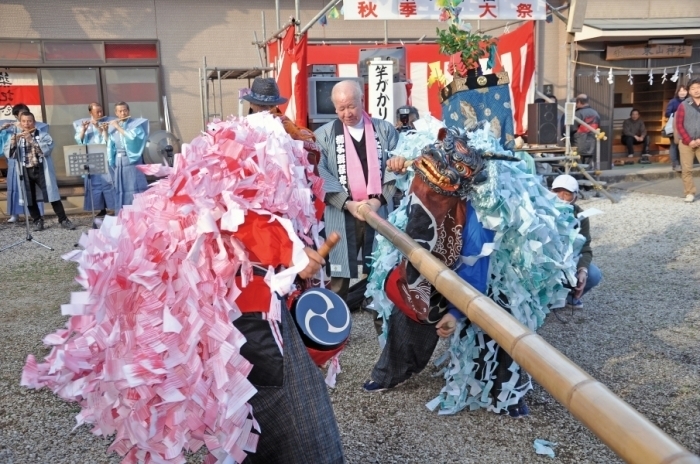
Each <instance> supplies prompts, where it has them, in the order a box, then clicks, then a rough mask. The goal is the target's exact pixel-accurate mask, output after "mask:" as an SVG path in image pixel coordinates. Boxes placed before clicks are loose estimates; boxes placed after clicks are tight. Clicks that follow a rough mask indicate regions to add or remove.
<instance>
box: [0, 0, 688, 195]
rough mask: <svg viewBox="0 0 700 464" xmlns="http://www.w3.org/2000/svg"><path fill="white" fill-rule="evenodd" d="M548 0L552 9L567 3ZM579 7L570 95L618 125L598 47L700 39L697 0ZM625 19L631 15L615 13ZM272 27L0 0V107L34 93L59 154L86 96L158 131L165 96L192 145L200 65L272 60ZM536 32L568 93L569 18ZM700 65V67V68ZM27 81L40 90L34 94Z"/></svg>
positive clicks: (238, 17) (197, 5) (185, 13)
mask: <svg viewBox="0 0 700 464" xmlns="http://www.w3.org/2000/svg"><path fill="white" fill-rule="evenodd" d="M326 3H327V2H326V0H300V2H299V5H300V15H299V17H300V22H301V24H302V25H306V24H307V23H308V22H309V21H310V20H311V19H312V18H313V17H314V16H315V15H316V13H318V11H319V10H321V9H322V8H323V6H324V5H325V4H326ZM549 3H550V4H551V5H553V6H555V7H556V6H558V5H561V4H565V3H566V2H565V1H559V2H557V1H550V2H549ZM578 3H579V4H582V3H583V4H586V3H587V5H586V10H585V22H586V23H587V24H590V26H584V28H583V29H584V30H583V31H582V32H581V33H579V38H580V39H581V41H580V42H578V44H577V53H576V55H577V56H575V57H574V60H575V61H577V62H578V64H576V66H575V67H574V69H573V70H572V72H573V73H575V76H576V78H575V83H574V84H575V86H576V88H575V89H574V91H579V90H586V91H588V92H589V93H591V94H592V97H593V100H594V106H595V107H599V108H598V109H599V111H600V112H601V114H602V115H608V114H609V115H610V116H609V117H608V119H605V118H604V120H605V121H607V123H608V125H609V126H610V128H611V129H610V130H612V126H613V119H612V117H613V113H614V111H613V109H614V105H615V103H614V99H615V93H616V92H617V91H615V90H613V89H611V88H607V89H606V88H604V87H605V86H609V87H614V86H610V85H609V84H607V81H606V80H605V77H606V76H605V75H603V77H602V78H601V79H600V80H601V83H596V84H595V85H594V84H593V83H592V80H593V79H594V78H595V75H594V72H595V66H591V65H598V66H599V67H600V68H599V71H600V72H601V73H602V72H607V71H608V70H607V69H606V64H605V63H607V61H605V59H604V52H603V51H601V50H603V49H604V48H605V45H606V44H607V43H608V42H609V41H611V40H612V41H637V42H646V41H647V40H649V37H650V36H649V35H647V36H646V37H641V36H639V35H636V34H637V32H634V31H637V30H639V29H645V24H652V23H653V24H655V25H656V26H658V28H657V29H655V32H654V31H653V32H652V33H651V36H654V37H667V36H669V35H673V34H674V31H683V34H684V35H683V38H684V39H687V40H694V37H696V36H692V34H689V33H687V29H692V30H693V31H695V32H697V37H700V31H698V29H693V28H692V27H691V28H689V27H688V20H690V21H692V19H695V24H700V22H699V18H700V2H699V1H696V0H617V1H615V2H610V1H606V0H588V1H587V2H581V1H579V2H578ZM279 4H280V14H279V17H280V22H281V23H282V24H284V23H285V22H286V21H287V20H288V18H290V17H291V16H293V15H294V11H295V3H294V1H293V0H279ZM563 14H564V15H566V14H567V12H566V11H564V12H563ZM263 15H264V18H265V20H264V21H263ZM619 18H624V21H626V22H623V23H619V22H618V23H615V22H614V21H612V20H617V19H619ZM684 20H685V22H683V21H684ZM596 21H597V22H596ZM606 21H607V22H608V23H606ZM664 22H666V23H667V24H666V26H665V27H664V24H663V23H664ZM263 24H264V26H263ZM277 25H278V24H277V18H276V14H275V2H274V1H273V0H258V1H256V2H248V1H243V0H227V1H224V0H198V1H196V2H194V1H185V0H117V1H114V0H113V1H107V0H93V1H90V2H85V1H78V0H34V1H32V2H26V1H19V0H15V1H12V0H0V70H2V71H3V72H5V71H6V70H5V69H4V68H9V69H8V70H7V71H11V73H9V74H8V75H10V74H11V75H12V76H14V82H9V83H8V82H4V83H3V82H0V85H2V87H1V88H0V90H2V91H0V111H2V112H3V114H6V113H7V107H8V105H11V104H12V101H13V100H14V102H15V103H16V102H18V99H19V98H24V99H26V100H30V99H31V101H29V103H30V106H32V107H33V108H35V112H37V113H38V114H37V118H38V119H42V120H44V121H45V122H47V123H49V124H50V125H51V130H52V135H54V138H55V139H56V145H57V147H58V149H59V150H60V147H61V146H63V145H67V144H72V143H73V142H72V133H71V131H72V128H71V126H70V123H71V122H72V121H73V120H74V119H78V118H80V117H86V116H87V104H88V103H89V102H91V101H93V100H97V101H100V102H102V103H103V104H104V105H105V107H106V108H105V109H106V110H107V113H108V114H112V113H113V105H114V103H116V102H117V101H119V100H124V101H127V102H129V103H130V104H131V107H132V115H134V116H143V117H147V118H148V119H149V120H150V121H151V129H152V130H155V129H160V128H163V127H164V104H163V97H164V96H165V97H167V106H168V109H169V116H170V122H171V127H172V129H171V130H172V132H173V133H174V134H175V135H176V136H177V137H179V138H180V139H181V140H182V141H189V140H191V139H192V138H193V137H195V136H196V135H197V134H198V133H199V131H200V130H201V128H202V110H201V107H202V98H201V95H200V83H199V82H200V81H199V73H200V68H202V66H203V60H204V58H205V57H206V61H207V65H208V66H209V67H221V68H245V67H260V66H261V64H262V65H267V63H265V60H264V58H263V56H262V55H261V53H262V50H259V49H258V47H256V46H255V45H253V42H254V40H255V34H257V37H258V39H262V38H263V36H267V37H269V36H270V35H271V34H272V33H273V32H274V31H275V30H276V29H277ZM407 25H410V27H407ZM656 26H655V27H656ZM437 27H442V25H440V24H439V23H437V22H436V21H418V20H414V21H387V22H386V25H385V23H384V22H383V21H344V20H342V19H329V20H328V24H327V25H326V26H321V25H318V24H316V25H314V26H313V27H312V28H311V29H310V32H309V37H310V40H312V41H314V40H315V41H328V42H329V43H331V42H333V41H339V40H340V41H343V40H345V41H360V42H362V41H364V42H366V43H367V44H368V45H371V44H372V43H373V42H377V43H381V42H382V41H383V40H384V37H385V36H387V37H388V38H389V39H390V40H391V41H395V42H399V40H404V41H410V40H417V39H419V38H421V37H424V40H430V39H434V37H435V30H436V28H437ZM508 27H509V28H514V27H517V25H510V24H507V23H505V22H502V21H500V22H499V21H481V22H479V23H476V22H475V23H473V28H475V29H477V28H480V29H481V30H490V32H489V33H490V34H492V35H494V36H498V35H500V34H502V33H503V31H504V29H506V28H508ZM696 27H697V26H696ZM635 28H636V29H635ZM596 30H598V31H602V32H600V33H597V32H596ZM621 31H622V33H620V32H621ZM625 31H627V32H628V33H627V35H625ZM630 31H632V32H630ZM536 33H537V34H536V35H537V37H536V42H537V51H538V53H537V68H536V69H537V71H536V76H535V79H536V83H537V84H538V87H539V88H541V86H542V85H544V84H551V85H553V86H554V93H555V95H556V96H557V97H559V98H560V99H563V98H565V96H566V88H567V77H568V76H569V74H568V71H567V70H568V69H569V68H568V66H567V64H568V58H567V45H566V41H567V37H568V35H567V32H566V24H565V23H564V22H563V21H560V20H559V19H557V18H556V17H555V18H554V19H553V21H552V22H545V21H540V22H539V24H537V26H536ZM582 34H583V35H582ZM586 34H587V35H586ZM584 36H585V37H584ZM697 47H698V44H697V42H693V44H692V45H691V48H692V49H693V52H692V57H689V58H678V59H664V60H641V61H640V60H634V61H630V62H624V63H623V64H621V65H615V66H617V67H619V68H623V67H627V66H629V67H633V68H634V74H635V75H641V74H647V72H646V68H647V67H651V66H654V73H657V72H658V73H659V74H660V73H661V67H662V66H666V67H667V68H671V67H673V66H676V65H677V64H678V65H681V64H684V65H685V64H688V63H691V62H693V60H696V59H697V61H699V62H700V56H698V55H697V54H698V53H699V52H698V51H697V50H696V48H697ZM601 60H602V61H601ZM583 63H585V64H583ZM697 70H698V73H700V64H699V65H698V66H697ZM614 73H615V74H616V75H617V74H627V72H626V71H624V70H623V69H615V70H614ZM686 74H687V73H686ZM2 76H3V75H0V77H2ZM659 78H660V76H659ZM6 84H7V85H6ZM602 84H605V86H603V85H602ZM32 86H34V87H36V88H37V91H34V92H33V93H32V91H31V89H30V87H32ZM245 86H247V81H245V80H239V81H236V80H233V81H225V82H222V95H219V96H218V98H222V103H223V104H222V105H221V106H223V109H224V113H226V114H231V113H235V112H237V105H238V98H237V96H238V90H239V88H241V87H245ZM596 86H598V87H596ZM10 87H13V88H10ZM25 92H26V93H25ZM617 93H619V92H617ZM25 103H26V102H25ZM650 116H651V115H650ZM0 118H1V119H5V116H2V117H0ZM608 148H609V151H611V150H612V149H611V148H610V147H608ZM59 154H60V155H62V153H60V152H59ZM608 156H609V154H608ZM54 157H55V158H56V159H57V163H56V164H57V170H58V171H59V177H61V178H62V179H63V181H64V182H69V181H73V182H74V181H75V180H76V179H74V178H67V177H66V176H65V175H64V173H63V172H61V171H62V170H63V169H64V166H63V162H62V156H56V155H55V156H54Z"/></svg>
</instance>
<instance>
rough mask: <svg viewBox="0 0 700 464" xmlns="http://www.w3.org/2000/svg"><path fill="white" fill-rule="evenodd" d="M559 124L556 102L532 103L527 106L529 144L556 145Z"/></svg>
mask: <svg viewBox="0 0 700 464" xmlns="http://www.w3.org/2000/svg"><path fill="white" fill-rule="evenodd" d="M558 125H559V124H558V122H557V104H556V103H531V104H529V105H528V106H527V143H528V144H530V145H555V144H556V143H557V139H558V137H557V135H558V133H557V126H558Z"/></svg>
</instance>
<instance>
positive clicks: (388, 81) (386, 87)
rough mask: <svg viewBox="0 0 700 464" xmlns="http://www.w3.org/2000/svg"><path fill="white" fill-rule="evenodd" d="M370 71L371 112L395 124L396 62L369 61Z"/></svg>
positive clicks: (369, 93)
mask: <svg viewBox="0 0 700 464" xmlns="http://www.w3.org/2000/svg"><path fill="white" fill-rule="evenodd" d="M368 71H369V72H368V76H367V81H368V85H367V87H368V88H367V90H368V92H367V93H368V96H369V100H368V102H367V109H368V110H369V114H370V116H372V117H374V118H378V119H383V120H385V121H389V122H390V123H392V124H394V63H393V62H392V61H382V60H380V59H376V60H373V61H371V62H370V63H369V70H368Z"/></svg>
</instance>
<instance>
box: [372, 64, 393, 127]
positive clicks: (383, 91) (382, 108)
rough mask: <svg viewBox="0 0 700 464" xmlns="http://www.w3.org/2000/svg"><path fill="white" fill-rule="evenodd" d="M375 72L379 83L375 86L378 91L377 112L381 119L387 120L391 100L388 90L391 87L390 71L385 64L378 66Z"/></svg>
mask: <svg viewBox="0 0 700 464" xmlns="http://www.w3.org/2000/svg"><path fill="white" fill-rule="evenodd" d="M374 72H375V74H374V76H375V77H376V78H377V85H376V88H375V90H376V92H377V93H376V95H377V100H376V103H377V112H378V113H379V117H380V118H381V119H384V120H386V119H387V117H388V116H389V111H388V108H387V106H388V104H389V101H390V99H389V94H388V93H387V90H388V89H389V73H388V71H387V69H386V66H385V65H378V66H376V68H375V71H374Z"/></svg>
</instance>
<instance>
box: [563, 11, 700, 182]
mask: <svg viewBox="0 0 700 464" xmlns="http://www.w3.org/2000/svg"><path fill="white" fill-rule="evenodd" d="M587 24H589V26H588V27H587V28H584V33H583V34H577V54H576V56H575V66H576V67H575V83H574V86H575V87H574V88H575V90H576V92H575V93H576V94H578V93H585V94H587V95H588V97H589V99H590V104H591V106H592V107H593V108H594V109H595V110H596V111H598V113H599V114H600V117H601V129H602V130H603V131H605V133H606V134H608V140H607V141H604V142H602V143H601V164H602V167H603V169H610V168H611V167H612V163H613V159H616V158H626V157H627V151H626V149H625V147H624V145H623V144H622V142H621V135H622V123H623V121H624V120H625V119H627V118H629V117H630V112H631V110H632V109H633V108H634V109H637V110H639V112H640V116H641V119H642V120H643V121H644V123H645V125H646V128H647V132H648V135H649V137H650V142H651V143H650V153H651V154H652V155H660V156H658V157H655V158H654V159H656V160H658V161H666V155H667V154H668V148H669V143H670V140H669V138H668V137H665V136H663V135H662V132H661V131H662V129H663V127H664V125H665V123H666V120H667V118H666V117H665V116H664V112H665V109H666V105H668V102H669V101H670V100H671V99H672V98H673V97H674V96H675V93H676V89H677V87H678V86H680V85H681V84H685V83H686V82H687V81H688V79H689V78H690V76H692V75H693V73H694V72H695V76H697V77H700V38H699V37H700V29H697V28H695V29H693V28H692V25H691V24H689V23H688V24H686V22H685V21H684V20H683V19H678V20H669V19H666V20H664V21H659V22H658V24H657V23H656V22H654V21H645V22H644V25H645V27H647V28H648V29H646V30H644V31H639V30H637V29H635V28H638V27H639V25H640V22H639V21H636V20H614V21H612V20H609V21H606V20H598V21H589V22H587ZM593 26H596V27H593ZM673 26H675V27H673ZM693 66H695V70H693ZM636 150H637V151H636V155H637V156H636V158H638V157H639V156H638V155H639V154H641V151H640V150H641V147H639V148H637V149H636Z"/></svg>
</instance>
